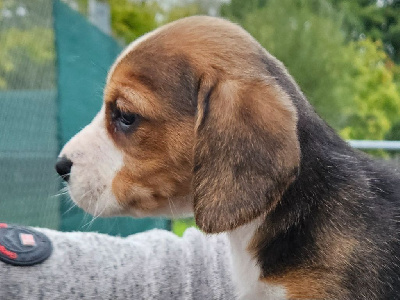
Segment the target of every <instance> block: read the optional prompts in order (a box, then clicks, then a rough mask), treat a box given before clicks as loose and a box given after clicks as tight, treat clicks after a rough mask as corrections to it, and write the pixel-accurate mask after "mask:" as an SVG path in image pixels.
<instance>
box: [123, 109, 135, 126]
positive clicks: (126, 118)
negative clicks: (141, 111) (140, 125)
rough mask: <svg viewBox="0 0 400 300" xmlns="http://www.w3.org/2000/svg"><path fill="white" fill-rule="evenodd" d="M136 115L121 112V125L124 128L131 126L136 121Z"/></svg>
mask: <svg viewBox="0 0 400 300" xmlns="http://www.w3.org/2000/svg"><path fill="white" fill-rule="evenodd" d="M136 117H137V115H136V114H131V113H126V112H121V118H120V119H121V123H122V124H124V125H125V126H131V125H132V124H133V123H135V121H136Z"/></svg>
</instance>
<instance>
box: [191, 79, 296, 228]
mask: <svg viewBox="0 0 400 300" xmlns="http://www.w3.org/2000/svg"><path fill="white" fill-rule="evenodd" d="M296 125H297V115H296V111H295V108H294V106H293V104H292V103H291V101H290V99H289V97H288V96H287V94H286V93H284V92H283V91H282V90H281V89H280V88H279V87H278V86H276V84H275V83H272V82H268V79H264V78H258V79H254V80H250V79H245V80H243V79H234V80H219V81H213V80H212V79H207V78H203V80H202V81H201V83H200V88H199V98H198V112H197V121H196V128H195V133H196V137H195V148H194V177H193V192H194V214H195V218H196V223H197V225H198V226H199V227H200V229H202V230H203V231H205V232H208V233H217V232H222V231H228V230H231V229H234V228H236V227H238V226H240V225H243V224H245V223H247V222H249V221H251V220H253V219H254V218H256V217H258V216H260V215H261V214H262V213H268V211H270V210H271V209H273V208H274V207H275V205H276V204H277V203H278V201H279V199H280V198H281V196H282V194H283V192H284V191H285V190H286V189H287V187H288V186H289V184H290V183H291V182H292V181H293V180H294V178H295V176H296V174H297V172H298V166H299V161H300V150H299V141H298V138H297V133H296Z"/></svg>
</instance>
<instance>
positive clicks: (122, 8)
mask: <svg viewBox="0 0 400 300" xmlns="http://www.w3.org/2000/svg"><path fill="white" fill-rule="evenodd" d="M196 14H208V15H212V16H222V17H224V18H227V19H230V20H232V21H234V22H236V23H239V24H240V25H242V26H243V27H244V28H245V29H246V30H248V31H249V32H250V33H251V34H252V35H253V36H254V37H255V38H256V39H257V40H258V41H259V42H260V43H261V44H262V45H263V46H264V47H265V48H266V49H267V50H268V51H269V52H271V53H272V54H273V55H274V56H276V57H277V58H278V59H280V60H281V61H282V62H283V63H284V64H285V65H286V67H287V68H288V69H289V72H290V73H291V74H292V76H293V77H294V78H295V80H296V81H297V82H298V83H299V85H300V86H301V88H302V90H303V92H304V93H305V94H306V96H307V97H308V99H309V101H310V102H311V103H312V104H313V106H314V107H315V109H316V110H317V112H318V113H319V114H320V115H321V116H322V117H323V118H324V119H325V120H326V121H327V122H328V123H329V124H330V125H331V126H332V127H333V128H335V129H336V130H337V131H338V132H339V133H340V135H341V136H342V137H343V138H344V139H346V140H349V142H350V144H351V145H353V146H355V147H358V148H361V149H363V150H364V151H367V152H369V153H370V154H372V155H375V156H377V157H379V158H380V159H385V160H388V161H389V162H391V163H392V166H393V167H397V166H398V165H399V161H400V158H399V157H400V154H399V153H400V0H352V1H346V0H230V1H229V0H218V1H216V0H214V1H213V0H158V1H157V0H147V1H145V0H141V1H140V0H108V1H100V0H64V1H62V0H34V1H32V0H0V221H1V222H10V223H18V224H24V225H32V226H41V227H48V228H53V229H58V230H63V231H71V230H80V231H99V232H104V233H108V234H113V235H121V236H126V235H128V234H131V233H135V232H138V231H144V230H147V229H150V228H154V227H158V228H164V229H168V230H173V231H174V232H175V233H177V234H179V235H181V234H182V232H183V231H184V229H185V228H186V227H187V226H193V225H194V222H193V220H190V219H189V220H176V221H172V222H171V221H170V220H164V219H144V220H132V219H130V218H106V219H102V218H93V217H91V216H89V215H88V214H86V213H84V212H83V211H82V210H80V209H79V208H77V207H76V206H74V205H73V204H72V202H71V201H70V200H69V199H68V197H67V195H64V194H63V190H62V187H63V186H62V184H61V182H60V180H59V178H58V177H57V176H56V173H55V171H54V162H55V160H56V157H57V154H58V152H59V150H60V149H61V147H62V145H63V144H65V143H66V142H67V141H68V140H69V139H70V138H71V137H72V136H73V135H74V134H75V133H76V132H78V131H79V130H80V129H81V128H83V126H85V125H86V124H87V123H89V122H90V120H91V119H92V118H93V117H94V115H95V114H96V112H97V111H98V110H99V108H100V106H101V101H102V88H103V86H104V83H105V78H106V74H107V70H108V68H109V67H110V65H111V64H112V62H113V60H114V59H115V58H116V56H117V55H118V53H119V52H120V51H121V50H122V49H123V47H124V46H125V45H127V44H128V43H130V42H131V41H133V40H135V39H136V38H137V37H139V36H141V35H143V34H144V33H146V32H148V31H150V30H152V29H154V28H156V27H158V26H161V25H163V24H165V23H168V22H170V21H173V20H176V19H179V18H182V17H185V16H190V15H196ZM396 141H397V142H396Z"/></svg>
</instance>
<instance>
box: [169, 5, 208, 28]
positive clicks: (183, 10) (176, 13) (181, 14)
mask: <svg viewBox="0 0 400 300" xmlns="http://www.w3.org/2000/svg"><path fill="white" fill-rule="evenodd" d="M203 13H204V11H203V10H202V9H201V7H200V6H199V4H198V3H195V2H190V3H186V4H185V5H179V6H174V7H172V8H170V9H169V10H168V11H164V20H163V22H162V23H163V24H166V23H169V22H172V21H175V20H178V19H181V18H185V17H189V16H194V15H199V14H203Z"/></svg>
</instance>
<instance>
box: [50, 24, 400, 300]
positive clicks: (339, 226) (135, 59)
mask: <svg viewBox="0 0 400 300" xmlns="http://www.w3.org/2000/svg"><path fill="white" fill-rule="evenodd" d="M56 168H57V171H58V172H59V174H60V175H61V176H63V177H64V179H65V180H66V181H67V182H68V190H69V194H70V196H71V198H72V199H73V201H75V202H76V204H77V205H78V206H80V207H81V208H83V209H84V210H86V211H87V212H89V213H91V214H93V215H96V216H97V215H100V216H111V215H130V216H134V217H145V216H155V215H165V216H171V215H172V216H175V217H176V216H181V215H187V214H191V213H193V214H194V217H195V219H196V223H197V225H198V226H199V228H200V229H201V230H203V231H204V232H206V233H222V232H224V233H225V234H227V235H228V237H229V239H230V242H231V248H232V257H233V265H234V280H235V282H236V286H237V294H238V297H239V298H242V299H399V297H400V261H399V257H400V248H399V226H398V224H399V220H400V218H399V216H400V214H399V207H400V203H399V202H400V201H399V200H400V177H399V175H398V174H395V173H394V171H392V170H390V169H389V168H385V167H383V166H381V165H380V164H379V163H377V162H375V161H373V160H372V159H371V158H369V157H367V156H366V155H364V154H363V153H361V152H359V151H356V150H354V149H352V148H351V147H350V146H349V145H348V144H347V143H346V142H344V141H343V140H342V139H341V138H340V137H339V136H338V135H337V134H336V133H335V132H334V131H333V130H332V129H331V128H330V127H329V126H328V125H327V124H326V123H325V122H324V121H323V120H321V118H320V117H319V116H318V115H317V114H316V113H315V111H314V109H313V108H312V106H311V105H310V104H309V103H308V102H307V100H306V98H305V96H304V95H303V94H302V92H301V91H300V89H299V87H298V86H297V84H296V83H295V81H294V80H293V78H292V77H291V76H290V75H289V74H288V72H287V71H286V69H285V68H284V66H283V65H282V63H280V62H279V61H278V60H277V59H276V58H274V57H273V56H272V55H271V54H269V53H268V52H267V51H266V50H265V49H264V48H263V47H262V46H261V45H260V44H259V43H258V42H257V41H256V40H255V39H254V38H252V37H251V36H250V35H249V34H248V33H247V32H246V31H245V30H243V29H242V28H240V27H239V26H237V25H235V24H232V23H230V22H228V21H226V20H223V19H218V18H212V17H205V16H196V17H189V18H185V19H181V20H179V21H176V22H173V23H170V24H168V25H166V26H163V27H161V28H159V29H157V30H155V31H153V32H151V33H148V34H146V35H145V36H143V37H141V38H139V39H138V40H136V41H134V42H133V43H132V44H130V45H129V46H128V47H127V48H126V49H125V51H123V53H122V54H121V55H120V56H119V57H118V59H117V60H116V62H115V63H114V65H113V66H112V68H111V70H110V71H109V75H108V78H107V83H106V87H105V90H104V104H103V107H102V109H101V110H100V112H99V113H98V115H97V116H96V117H95V118H94V120H93V121H92V122H91V123H90V124H89V125H88V126H87V127H85V128H84V129H83V130H82V131H81V132H79V133H78V134H77V135H76V136H75V137H73V138H72V139H71V140H70V141H69V142H68V143H67V144H66V145H65V147H64V149H63V150H62V151H61V154H60V158H59V160H58V163H57V166H56Z"/></svg>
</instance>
